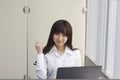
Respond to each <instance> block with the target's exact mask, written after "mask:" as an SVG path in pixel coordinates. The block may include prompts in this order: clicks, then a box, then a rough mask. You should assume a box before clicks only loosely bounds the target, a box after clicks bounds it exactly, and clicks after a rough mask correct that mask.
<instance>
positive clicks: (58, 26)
mask: <svg viewBox="0 0 120 80" xmlns="http://www.w3.org/2000/svg"><path fill="white" fill-rule="evenodd" d="M57 33H62V34H64V35H66V36H67V38H68V40H67V42H66V43H65V45H66V46H68V47H69V48H70V49H71V50H74V49H73V47H72V26H71V24H70V23H69V22H68V21H67V20H58V21H56V22H55V23H54V24H53V25H52V28H51V31H50V34H49V38H48V42H47V45H46V46H45V47H44V49H43V53H44V54H46V53H48V52H49V51H50V49H51V48H52V47H53V45H54V44H55V43H54V41H53V35H54V34H57Z"/></svg>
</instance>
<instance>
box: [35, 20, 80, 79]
mask: <svg viewBox="0 0 120 80" xmlns="http://www.w3.org/2000/svg"><path fill="white" fill-rule="evenodd" d="M35 48H36V50H37V57H36V58H37V63H36V74H37V76H38V78H39V79H55V78H56V74H57V69H58V67H75V66H81V58H80V57H81V55H80V51H79V50H78V49H75V48H73V47H72V27H71V24H70V23H69V22H68V21H66V20H58V21H56V22H55V23H54V24H53V26H52V28H51V32H50V35H49V39H48V42H47V45H46V46H45V47H44V49H42V46H41V44H40V43H38V42H36V44H35Z"/></svg>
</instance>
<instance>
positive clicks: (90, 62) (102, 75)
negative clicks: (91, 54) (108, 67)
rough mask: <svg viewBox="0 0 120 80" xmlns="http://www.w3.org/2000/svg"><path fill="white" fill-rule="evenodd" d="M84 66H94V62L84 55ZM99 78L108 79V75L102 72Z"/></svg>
mask: <svg viewBox="0 0 120 80" xmlns="http://www.w3.org/2000/svg"><path fill="white" fill-rule="evenodd" d="M85 66H95V64H94V63H93V62H92V61H91V60H90V59H89V58H88V57H85ZM100 79H108V77H107V76H105V75H104V74H103V73H102V74H101V77H100Z"/></svg>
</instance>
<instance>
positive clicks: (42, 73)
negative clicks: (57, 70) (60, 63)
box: [36, 54, 47, 79]
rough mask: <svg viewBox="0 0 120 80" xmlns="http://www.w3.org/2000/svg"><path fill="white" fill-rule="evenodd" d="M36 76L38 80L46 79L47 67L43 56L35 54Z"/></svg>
mask: <svg viewBox="0 0 120 80" xmlns="http://www.w3.org/2000/svg"><path fill="white" fill-rule="evenodd" d="M36 74H37V77H38V78H39V79H47V66H46V60H45V56H44V54H37V64H36Z"/></svg>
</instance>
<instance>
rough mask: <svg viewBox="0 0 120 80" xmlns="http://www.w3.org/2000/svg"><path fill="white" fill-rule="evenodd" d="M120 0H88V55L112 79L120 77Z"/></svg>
mask: <svg viewBox="0 0 120 80" xmlns="http://www.w3.org/2000/svg"><path fill="white" fill-rule="evenodd" d="M119 8H120V0H91V2H90V1H89V0H88V14H87V18H88V19H87V40H86V56H87V57H89V58H90V59H91V60H92V61H93V62H94V63H95V64H96V65H102V66H103V72H104V73H105V74H106V75H107V76H108V77H109V78H111V79H118V78H120V73H119V72H120V64H119V62H118V61H119V60H120V58H119V57H120V54H119V53H120V50H119V48H120V42H119V41H120V37H119V34H120V28H119V26H120V23H119V21H120V15H119V14H120V9H119Z"/></svg>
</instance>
